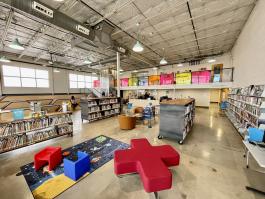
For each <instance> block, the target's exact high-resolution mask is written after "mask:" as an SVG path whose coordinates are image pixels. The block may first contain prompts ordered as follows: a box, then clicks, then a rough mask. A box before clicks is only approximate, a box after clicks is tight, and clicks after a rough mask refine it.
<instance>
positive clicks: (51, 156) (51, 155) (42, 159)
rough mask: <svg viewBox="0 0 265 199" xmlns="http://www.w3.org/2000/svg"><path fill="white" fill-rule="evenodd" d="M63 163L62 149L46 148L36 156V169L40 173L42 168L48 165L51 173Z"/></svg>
mask: <svg viewBox="0 0 265 199" xmlns="http://www.w3.org/2000/svg"><path fill="white" fill-rule="evenodd" d="M61 162H62V148H61V147H46V148H45V149H43V150H41V151H40V152H38V153H37V154H35V155H34V167H35V170H36V171H38V170H39V169H40V168H41V167H42V166H44V165H45V164H47V163H48V165H49V168H48V169H49V171H51V170H53V169H54V168H55V167H56V166H58V165H59V164H60V163H61Z"/></svg>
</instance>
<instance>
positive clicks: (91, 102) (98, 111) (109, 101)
mask: <svg viewBox="0 0 265 199" xmlns="http://www.w3.org/2000/svg"><path fill="white" fill-rule="evenodd" d="M80 106H81V119H82V121H83V120H88V121H89V122H93V121H97V120H101V119H104V118H108V117H112V116H115V115H118V114H120V109H121V105H120V99H119V98H117V97H103V98H81V101H80Z"/></svg>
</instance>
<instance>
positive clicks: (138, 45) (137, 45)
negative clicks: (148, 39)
mask: <svg viewBox="0 0 265 199" xmlns="http://www.w3.org/2000/svg"><path fill="white" fill-rule="evenodd" d="M137 26H138V27H140V23H137ZM139 32H140V28H138V33H137V41H136V43H135V44H134V46H133V51H134V52H137V53H139V52H142V51H143V50H144V47H143V45H142V44H141V43H140V42H139Z"/></svg>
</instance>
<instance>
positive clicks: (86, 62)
mask: <svg viewBox="0 0 265 199" xmlns="http://www.w3.org/2000/svg"><path fill="white" fill-rule="evenodd" d="M83 63H84V64H91V63H92V62H91V61H90V60H89V59H86V60H85V61H84V62H83Z"/></svg>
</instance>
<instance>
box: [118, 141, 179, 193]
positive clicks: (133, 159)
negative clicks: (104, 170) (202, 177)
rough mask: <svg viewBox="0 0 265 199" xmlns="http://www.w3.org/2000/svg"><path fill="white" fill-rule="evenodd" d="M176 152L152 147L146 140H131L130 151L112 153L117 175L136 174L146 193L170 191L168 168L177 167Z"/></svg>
mask: <svg viewBox="0 0 265 199" xmlns="http://www.w3.org/2000/svg"><path fill="white" fill-rule="evenodd" d="M179 159H180V156H179V154H178V152H177V151H176V150H175V149H173V147H171V146H169V145H163V146H152V145H150V143H149V142H148V140H147V139H132V140H131V149H126V150H117V151H115V153H114V171H115V173H116V174H117V175H121V174H128V173H138V174H139V175H140V177H141V180H142V182H143V186H144V189H145V191H146V192H158V191H161V190H165V189H170V188H171V186H172V174H171V172H170V171H169V169H168V167H170V166H176V165H179Z"/></svg>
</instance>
